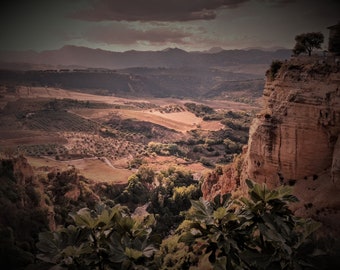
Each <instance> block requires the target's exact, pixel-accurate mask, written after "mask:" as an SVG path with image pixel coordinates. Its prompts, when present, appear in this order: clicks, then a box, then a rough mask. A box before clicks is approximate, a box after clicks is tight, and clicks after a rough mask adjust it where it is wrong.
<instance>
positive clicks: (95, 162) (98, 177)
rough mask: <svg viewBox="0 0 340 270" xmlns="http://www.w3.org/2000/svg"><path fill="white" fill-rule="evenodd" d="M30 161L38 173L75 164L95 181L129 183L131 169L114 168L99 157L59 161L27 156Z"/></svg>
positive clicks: (88, 177)
mask: <svg viewBox="0 0 340 270" xmlns="http://www.w3.org/2000/svg"><path fill="white" fill-rule="evenodd" d="M27 159H28V162H29V163H30V164H31V165H32V166H33V167H34V170H35V171H36V172H37V173H46V172H49V171H50V170H53V169H54V170H65V169H67V168H69V167H70V166H74V167H75V168H76V169H77V170H79V173H80V174H81V175H83V176H84V177H86V178H87V179H89V180H92V181H94V182H107V183H114V184H121V183H127V180H128V178H129V176H130V175H131V174H132V172H131V171H130V170H127V169H120V168H113V167H110V166H109V165H107V164H106V163H105V162H104V161H102V160H100V159H98V158H91V159H88V158H84V159H77V160H68V161H58V160H54V159H51V158H47V157H41V158H36V157H27Z"/></svg>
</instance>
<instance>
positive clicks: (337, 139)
mask: <svg viewBox="0 0 340 270" xmlns="http://www.w3.org/2000/svg"><path fill="white" fill-rule="evenodd" d="M263 103H264V104H263V110H262V111H261V113H259V114H258V115H257V117H256V118H255V119H254V120H253V122H252V125H251V128H250V132H249V141H248V145H247V146H246V147H245V149H244V153H243V154H242V157H241V158H239V160H242V164H241V165H240V164H238V165H237V166H235V164H233V165H231V166H229V167H228V168H227V169H225V171H228V172H229V173H228V175H230V176H231V177H228V175H222V176H220V177H219V179H220V181H219V180H216V179H214V181H212V180H211V179H209V178H207V180H206V181H205V182H204V184H203V194H204V195H205V197H206V198H208V199H209V198H211V197H212V196H214V195H216V194H211V193H209V190H216V188H215V189H214V186H216V185H218V186H220V187H224V189H223V190H222V189H221V190H219V192H220V193H226V192H230V191H232V190H233V189H234V187H235V185H236V186H239V187H240V188H241V190H242V187H244V185H245V184H244V182H245V179H251V180H253V181H256V182H259V183H266V184H267V185H268V186H269V187H276V186H279V185H290V186H292V187H293V190H294V194H295V195H296V196H297V197H298V198H299V200H300V202H299V203H297V204H296V205H294V206H293V208H294V209H293V210H294V211H295V212H296V214H298V215H301V216H310V217H313V218H315V219H317V220H320V221H321V222H323V223H325V224H327V226H329V227H330V229H332V231H337V233H339V234H340V231H339V228H340V224H339V223H340V196H339V194H340V136H339V135H340V65H339V62H338V61H337V59H336V58H335V57H334V56H331V57H328V58H325V57H320V56H313V57H296V58H292V59H290V60H288V61H285V62H283V63H279V64H278V65H277V66H276V69H275V70H273V69H270V70H268V72H267V81H266V84H265V88H264V92H263ZM235 167H238V168H240V167H241V169H240V172H239V173H237V172H235V171H234V173H230V170H232V171H233V168H235ZM235 175H238V177H236V179H233V177H234V178H235ZM210 178H211V177H210ZM226 178H228V179H227V182H228V183H232V184H230V185H229V187H225V185H223V183H221V182H226V180H225V179H226ZM205 188H206V189H205ZM207 188H208V189H207ZM204 189H205V190H204Z"/></svg>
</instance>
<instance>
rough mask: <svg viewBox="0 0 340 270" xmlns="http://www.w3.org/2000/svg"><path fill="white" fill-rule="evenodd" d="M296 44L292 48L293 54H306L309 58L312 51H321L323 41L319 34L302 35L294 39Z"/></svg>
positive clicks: (321, 35)
mask: <svg viewBox="0 0 340 270" xmlns="http://www.w3.org/2000/svg"><path fill="white" fill-rule="evenodd" d="M295 41H296V44H295V46H294V48H293V53H294V54H295V55H299V54H300V53H308V55H309V56H311V54H312V51H313V49H321V44H322V43H323V41H324V36H323V34H322V33H321V32H311V33H303V34H300V35H297V36H296V37H295Z"/></svg>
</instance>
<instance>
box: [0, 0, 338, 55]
mask: <svg viewBox="0 0 340 270" xmlns="http://www.w3.org/2000/svg"><path fill="white" fill-rule="evenodd" d="M3 2H8V3H7V4H6V3H2V4H1V11H0V16H1V17H0V34H1V36H0V49H1V50H35V51H42V50H50V49H58V48H61V47H62V46H64V45H77V46H86V47H91V48H100V49H105V50H112V51H126V50H132V49H134V50H162V49H164V48H167V47H178V48H181V49H185V50H205V49H209V48H211V47H222V48H224V49H241V48H249V47H276V46H280V47H287V48H292V47H293V46H294V43H295V41H294V37H295V36H296V35H297V34H300V33H303V32H315V31H322V32H323V33H324V34H325V37H326V41H327V38H328V30H327V27H328V26H330V25H334V24H336V23H337V22H338V21H340V4H339V3H340V1H339V0H322V1H321V0H320V1H314V0H51V1H50V0H24V1H22V0H5V1H3ZM326 44H327V42H325V45H324V46H325V47H326Z"/></svg>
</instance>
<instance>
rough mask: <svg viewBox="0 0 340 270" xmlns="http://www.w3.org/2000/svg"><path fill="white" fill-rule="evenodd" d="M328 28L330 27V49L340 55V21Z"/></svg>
mask: <svg viewBox="0 0 340 270" xmlns="http://www.w3.org/2000/svg"><path fill="white" fill-rule="evenodd" d="M327 29H329V40H328V51H329V52H331V53H334V54H336V55H340V22H338V24H336V25H332V26H329V27H327Z"/></svg>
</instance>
